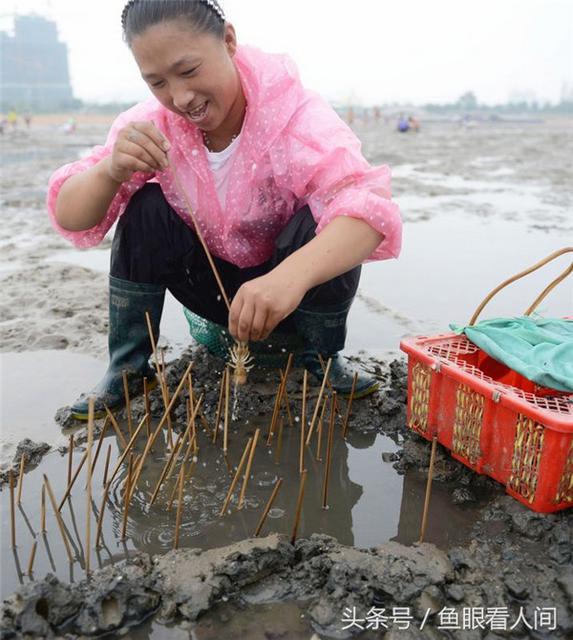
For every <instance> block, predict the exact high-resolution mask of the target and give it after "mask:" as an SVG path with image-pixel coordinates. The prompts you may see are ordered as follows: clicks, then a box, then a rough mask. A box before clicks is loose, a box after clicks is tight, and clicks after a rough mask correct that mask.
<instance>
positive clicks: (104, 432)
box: [86, 416, 109, 486]
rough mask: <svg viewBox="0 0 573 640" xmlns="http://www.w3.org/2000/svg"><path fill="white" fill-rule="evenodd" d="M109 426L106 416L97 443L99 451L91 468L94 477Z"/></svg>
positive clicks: (97, 450)
mask: <svg viewBox="0 0 573 640" xmlns="http://www.w3.org/2000/svg"><path fill="white" fill-rule="evenodd" d="M108 426H109V416H106V417H105V420H104V423H103V427H102V430H101V432H100V434H99V438H98V443H97V449H96V452H95V455H94V460H93V462H92V468H91V472H90V473H91V476H92V477H93V475H94V470H95V467H96V464H97V461H98V458H99V452H100V451H101V447H102V445H103V439H104V438H105V434H106V431H107V428H108ZM86 486H87V485H86Z"/></svg>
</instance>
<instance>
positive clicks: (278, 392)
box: [266, 381, 282, 447]
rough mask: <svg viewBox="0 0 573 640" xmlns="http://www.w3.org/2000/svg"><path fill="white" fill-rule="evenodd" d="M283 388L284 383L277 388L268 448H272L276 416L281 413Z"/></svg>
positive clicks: (268, 436) (268, 435) (267, 443)
mask: <svg viewBox="0 0 573 640" xmlns="http://www.w3.org/2000/svg"><path fill="white" fill-rule="evenodd" d="M281 388H282V381H281V382H279V386H278V387H277V393H276V395H275V402H274V405H273V413H272V416H271V422H270V424H269V432H268V434H267V442H266V445H267V447H270V446H271V442H272V440H273V435H274V433H273V429H274V425H275V421H276V415H277V414H278V412H279V407H280V402H281V397H280V393H281Z"/></svg>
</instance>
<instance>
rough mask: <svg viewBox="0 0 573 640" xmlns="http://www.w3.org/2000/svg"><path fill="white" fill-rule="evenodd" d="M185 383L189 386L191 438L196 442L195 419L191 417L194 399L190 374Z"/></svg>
mask: <svg viewBox="0 0 573 640" xmlns="http://www.w3.org/2000/svg"><path fill="white" fill-rule="evenodd" d="M187 383H188V385H189V420H191V423H192V425H193V426H192V427H191V429H192V431H191V436H190V437H191V438H192V439H194V440H196V434H197V425H196V424H195V417H194V415H193V408H194V405H195V398H194V396H193V379H192V378H191V374H189V375H188V376H187ZM189 420H187V422H189Z"/></svg>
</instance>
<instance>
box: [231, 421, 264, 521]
mask: <svg viewBox="0 0 573 640" xmlns="http://www.w3.org/2000/svg"><path fill="white" fill-rule="evenodd" d="M260 433H261V430H260V429H257V430H256V431H255V437H254V438H253V443H252V444H251V451H250V453H249V461H248V462H247V467H246V469H245V475H244V477H243V486H242V487H241V493H240V495H239V504H238V505H237V509H242V508H243V501H244V499H245V492H246V491H247V484H248V482H249V474H250V473H251V466H252V464H253V458H254V457H255V451H256V449H257V442H258V441H259V434H260Z"/></svg>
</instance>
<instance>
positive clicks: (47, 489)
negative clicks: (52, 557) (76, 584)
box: [44, 474, 74, 562]
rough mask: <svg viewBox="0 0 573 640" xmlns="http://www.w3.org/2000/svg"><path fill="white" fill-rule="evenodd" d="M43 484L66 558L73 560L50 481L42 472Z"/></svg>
mask: <svg viewBox="0 0 573 640" xmlns="http://www.w3.org/2000/svg"><path fill="white" fill-rule="evenodd" d="M44 484H45V486H46V491H47V492H48V498H50V503H51V504H52V509H53V510H54V515H55V516H56V521H57V522H58V527H59V529H60V533H61V535H62V539H63V541H64V545H65V547H66V553H67V554H68V559H69V561H70V562H73V561H74V556H73V554H72V550H71V548H70V543H69V542H68V536H67V535H66V532H65V530H64V521H63V520H62V516H61V514H60V510H59V509H58V505H57V504H56V499H55V498H54V493H53V491H52V487H51V486H50V481H49V480H48V476H47V475H46V474H44Z"/></svg>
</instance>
